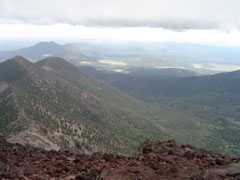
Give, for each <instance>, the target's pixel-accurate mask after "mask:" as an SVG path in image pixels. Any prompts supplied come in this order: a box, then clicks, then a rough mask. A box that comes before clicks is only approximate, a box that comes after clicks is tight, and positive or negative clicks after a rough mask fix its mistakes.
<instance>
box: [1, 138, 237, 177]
mask: <svg viewBox="0 0 240 180" xmlns="http://www.w3.org/2000/svg"><path fill="white" fill-rule="evenodd" d="M239 160H240V159H239V158H237V157H234V156H226V155H223V154H215V153H213V152H211V151H207V150H204V149H200V148H196V147H193V146H192V145H182V146H178V145H177V144H176V142H175V141H174V140H170V141H164V142H160V141H151V140H146V141H145V142H143V143H142V144H141V145H140V147H139V152H138V153H137V154H136V156H135V157H126V156H122V155H114V154H103V153H94V154H92V155H85V154H74V153H72V152H69V151H63V150H62V151H53V150H51V151H46V150H41V149H38V148H34V147H32V146H30V145H29V146H28V145H27V146H22V145H20V144H11V143H8V142H7V141H6V140H4V139H3V138H0V179H3V180H4V179H15V180H20V179H22V180H29V179H31V180H46V179H50V180H57V179H66V180H71V179H72V180H75V179H77V180H159V179H161V180H174V179H176V180H187V179H189V180H223V179H224V180H230V179H240V163H239Z"/></svg>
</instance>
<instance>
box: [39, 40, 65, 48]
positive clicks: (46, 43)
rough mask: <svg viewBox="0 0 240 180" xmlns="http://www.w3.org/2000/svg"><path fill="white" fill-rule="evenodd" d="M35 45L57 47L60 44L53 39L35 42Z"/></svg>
mask: <svg viewBox="0 0 240 180" xmlns="http://www.w3.org/2000/svg"><path fill="white" fill-rule="evenodd" d="M35 46H36V47H42V46H43V47H45V46H47V47H49V46H50V47H54V46H57V47H59V46H61V45H60V44H58V43H56V42H54V41H49V42H39V43H37V44H35Z"/></svg>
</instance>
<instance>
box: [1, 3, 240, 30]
mask: <svg viewBox="0 0 240 180" xmlns="http://www.w3.org/2000/svg"><path fill="white" fill-rule="evenodd" d="M239 7H240V1H239V0H1V1H0V23H1V24H3V23H7V24H15V23H21V24H38V25H39V24H41V25H46V24H71V25H83V26H94V27H160V28H165V29H172V30H183V29H227V30H229V29H230V30H231V29H232V28H240V11H239Z"/></svg>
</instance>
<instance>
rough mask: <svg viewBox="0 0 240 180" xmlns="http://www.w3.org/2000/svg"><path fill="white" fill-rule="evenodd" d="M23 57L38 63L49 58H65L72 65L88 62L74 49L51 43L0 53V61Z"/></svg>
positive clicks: (41, 43)
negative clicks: (18, 56)
mask: <svg viewBox="0 0 240 180" xmlns="http://www.w3.org/2000/svg"><path fill="white" fill-rule="evenodd" d="M17 55H20V56H24V57H26V58H28V59H30V60H32V61H38V60H41V59H43V58H46V57H50V56H59V57H62V58H66V59H67V60H69V61H70V62H72V63H74V64H78V63H79V61H84V60H90V58H89V57H87V56H85V55H83V54H82V53H80V52H79V51H76V50H75V49H72V48H69V47H65V46H62V45H59V44H57V43H55V42H53V41H51V42H40V43H37V44H35V45H34V46H30V47H26V48H22V49H17V50H12V51H2V52H0V61H3V60H5V59H8V58H11V57H13V56H17Z"/></svg>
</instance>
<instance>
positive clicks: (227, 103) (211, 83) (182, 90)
mask: <svg viewBox="0 0 240 180" xmlns="http://www.w3.org/2000/svg"><path fill="white" fill-rule="evenodd" d="M85 69H86V68H85ZM86 70H87V71H88V72H89V73H91V74H92V75H93V76H95V77H100V79H103V80H105V82H107V83H109V84H111V85H112V86H114V87H116V88H119V89H120V90H122V91H124V92H126V93H128V94H129V95H131V96H134V97H135V98H137V99H139V100H141V101H145V102H148V103H151V104H160V105H163V106H167V107H169V108H171V110H172V112H176V111H177V110H178V111H180V112H183V113H184V114H185V115H187V116H189V115H192V118H193V119H195V118H196V121H198V122H199V124H198V125H199V127H200V126H204V124H205V126H204V127H205V128H206V129H205V130H206V131H205V133H206V134H205V135H206V136H207V138H206V139H204V140H203V141H204V142H207V141H208V142H209V143H207V145H206V146H205V147H207V148H211V149H215V150H219V149H221V151H223V150H225V151H227V152H229V153H234V154H238V155H239V154H240V151H239V148H240V146H239V142H240V139H239V137H240V134H239V132H240V131H239V130H240V124H239V122H240V118H239V117H240V111H239V107H240V103H239V102H240V93H239V92H240V86H239V80H240V78H239V77H240V71H233V72H227V73H219V74H215V75H208V76H195V77H185V78H173V77H171V78H161V77H158V78H149V76H148V75H144V73H143V75H142V76H141V77H133V76H129V75H122V76H118V77H115V76H112V74H104V76H103V75H102V74H99V72H98V71H97V70H95V71H94V70H93V69H92V68H91V69H90V68H87V69H86ZM139 73H140V72H139ZM106 76H107V77H106ZM119 77H120V78H119ZM196 121H195V122H196ZM183 123H184V124H186V122H183ZM188 129H189V128H185V130H188ZM176 131H178V130H176ZM209 132H211V135H207V134H208V133H209ZM193 143H194V142H193ZM198 143H200V142H198Z"/></svg>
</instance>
